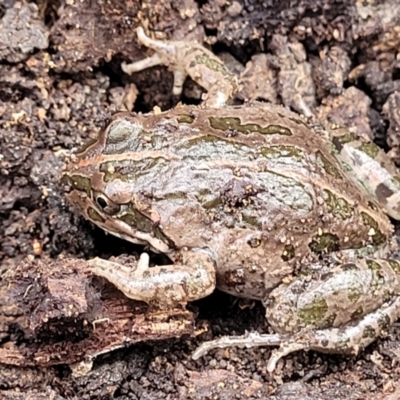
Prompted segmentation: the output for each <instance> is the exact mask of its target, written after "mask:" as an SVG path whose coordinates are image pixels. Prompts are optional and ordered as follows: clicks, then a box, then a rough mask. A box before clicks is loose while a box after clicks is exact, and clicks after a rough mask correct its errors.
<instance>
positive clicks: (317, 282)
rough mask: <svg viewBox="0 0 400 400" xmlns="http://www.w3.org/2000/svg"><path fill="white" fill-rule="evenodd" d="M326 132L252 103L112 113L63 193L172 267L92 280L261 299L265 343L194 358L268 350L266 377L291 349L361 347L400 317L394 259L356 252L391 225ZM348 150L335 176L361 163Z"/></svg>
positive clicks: (159, 299)
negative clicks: (269, 332) (276, 347)
mask: <svg viewBox="0 0 400 400" xmlns="http://www.w3.org/2000/svg"><path fill="white" fill-rule="evenodd" d="M171 43H172V44H173V43H174V42H169V45H171ZM178 43H182V42H178ZM186 46H189V45H188V44H187V43H186ZM195 49H196V50H198V49H199V45H198V44H196V45H195ZM214 57H215V56H214ZM185 68H186V69H187V68H189V67H185ZM189 72H190V71H187V70H186V73H188V74H189ZM210 73H211V72H210ZM200 83H201V82H200ZM328 136H329V133H328V132H325V131H324V132H322V133H321V132H320V131H318V132H316V131H314V129H313V127H311V126H308V125H307V124H306V123H305V122H304V121H303V120H302V119H301V118H300V117H299V116H298V115H297V114H294V113H292V112H290V111H288V110H287V109H285V108H283V107H279V106H272V105H267V104H262V103H252V104H246V105H241V106H225V107H222V108H218V109H217V108H213V107H209V106H207V107H205V106H204V105H203V106H202V107H193V106H178V107H176V108H175V109H173V110H169V111H167V112H164V113H159V114H153V113H151V114H146V115H140V114H129V113H119V114H116V115H114V116H113V117H112V119H111V120H110V121H109V122H108V124H107V125H106V127H105V128H104V129H102V130H101V131H100V133H99V136H98V139H97V140H96V141H94V142H92V143H90V144H88V145H87V146H86V147H85V148H84V149H82V150H81V152H80V153H79V154H77V155H76V159H74V160H73V161H72V162H71V163H70V165H69V166H68V167H67V169H66V172H65V178H66V179H67V180H68V181H69V182H70V184H71V191H70V193H69V194H68V198H69V200H70V201H71V202H72V204H74V205H75V207H76V208H77V209H78V210H79V211H80V212H81V213H82V214H83V215H84V216H85V217H86V218H87V219H89V220H91V221H92V222H93V223H94V224H96V225H98V226H100V227H101V228H103V229H104V230H106V231H107V232H110V233H112V234H114V235H116V236H119V237H122V238H124V239H126V240H129V241H131V242H134V243H140V244H144V245H148V246H150V248H151V249H152V250H153V251H155V252H161V253H164V254H166V255H168V256H169V258H170V259H171V262H172V264H171V265H167V266H157V267H154V268H148V262H147V261H146V260H144V259H142V260H141V261H140V262H139V263H138V266H137V267H136V268H130V267H127V266H122V265H119V264H116V263H110V262H108V261H104V260H98V259H96V260H93V261H92V270H93V272H94V273H95V274H98V275H101V276H104V277H106V278H107V279H108V280H110V281H111V282H112V283H114V284H115V285H116V286H117V287H118V288H120V289H121V290H122V291H123V292H124V293H125V294H126V295H127V296H128V297H131V298H133V299H137V300H143V301H146V302H148V303H155V304H157V305H158V306H160V307H172V306H175V305H177V304H184V303H186V302H187V301H191V300H195V299H199V298H202V297H204V296H206V295H208V294H209V293H211V292H212V291H213V290H214V288H215V287H218V288H220V289H221V290H223V291H226V292H228V293H232V294H234V295H236V296H240V297H245V298H251V299H259V300H262V301H263V302H264V304H265V306H266V309H267V318H268V321H269V322H270V324H271V326H272V327H273V328H274V330H275V331H276V332H277V334H276V335H264V336H262V337H261V336H256V335H251V336H250V337H247V338H239V339H238V338H234V339H232V338H230V339H220V340H218V341H217V342H212V343H206V344H205V345H204V346H203V347H202V348H200V349H199V350H198V351H197V352H196V354H195V356H196V357H198V356H200V355H201V354H203V352H205V351H207V350H209V349H210V348H212V347H224V346H226V345H230V344H231V343H234V344H244V345H260V344H262V345H266V344H267V345H271V344H274V345H276V344H278V345H280V349H279V350H278V351H276V352H275V354H274V355H273V356H272V357H271V360H270V362H269V366H268V368H269V370H271V371H272V370H273V369H274V368H275V364H276V362H277V360H278V359H279V358H280V357H282V356H283V355H285V354H288V353H290V352H291V351H295V350H298V349H316V350H320V351H328V352H349V351H353V352H356V351H358V350H359V349H360V348H363V347H365V346H366V345H368V344H369V343H371V342H372V341H373V340H374V339H376V337H377V336H378V335H380V334H382V333H383V332H384V331H385V330H386V329H387V327H388V326H389V324H391V323H392V322H393V321H394V320H395V319H396V318H397V317H398V316H399V314H400V300H399V297H398V296H399V291H400V282H399V276H400V265H399V263H398V262H397V261H390V260H383V259H374V258H372V257H371V258H368V259H361V258H359V257H357V254H355V253H354V251H353V250H354V249H360V252H361V251H362V252H365V251H366V250H367V249H368V248H369V249H370V251H369V253H370V254H371V253H372V251H373V250H377V249H378V248H380V249H381V250H382V249H384V248H385V245H386V244H387V241H388V238H389V237H390V236H391V234H392V232H393V228H392V225H391V223H390V221H389V219H388V218H387V216H386V214H385V213H384V212H383V211H382V208H381V206H380V205H379V204H378V203H377V201H376V200H375V198H374V197H373V196H372V195H371V194H369V193H367V191H368V190H369V188H368V185H367V191H366V190H365V188H362V187H361V186H358V185H357V184H356V183H355V181H356V180H359V179H360V175H359V174H358V173H357V172H356V173H355V175H348V174H347V173H345V172H344V168H343V165H342V164H341V163H340V162H339V161H338V157H339V155H340V152H342V150H343V148H345V147H346V146H347V144H348V143H349V140H348V134H347V133H346V134H339V133H336V134H335V137H334V140H333V143H334V144H333V145H332V144H331V143H328V142H327V139H326V138H327V137H328ZM346 148H347V147H346ZM354 148H356V147H354ZM352 156H353V161H352V158H351V157H352ZM352 156H350V157H349V158H347V159H346V161H345V162H346V169H347V167H348V166H349V164H351V165H353V164H357V162H358V161H359V158H357V157H355V158H354V154H352ZM371 160H372V157H371ZM371 162H372V161H371ZM371 182H372V181H371ZM375 183H376V182H375ZM370 186H371V185H370ZM369 191H371V190H369ZM391 195H392V194H391ZM378 200H382V199H379V196H378ZM382 203H384V204H385V203H387V198H385V199H384V201H383V202H382V201H381V204H382ZM389 208H390V207H389ZM392 208H395V207H392ZM348 249H351V250H352V251H348ZM321 257H322V258H321ZM260 338H261V339H260Z"/></svg>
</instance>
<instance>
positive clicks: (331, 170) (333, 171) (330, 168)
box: [316, 150, 342, 179]
mask: <svg viewBox="0 0 400 400" xmlns="http://www.w3.org/2000/svg"><path fill="white" fill-rule="evenodd" d="M316 158H317V161H318V164H319V165H321V167H322V168H323V169H324V171H325V172H326V173H327V174H328V175H331V176H333V177H334V178H336V179H340V178H342V175H341V174H340V172H339V170H338V169H337V168H336V167H335V166H334V165H333V164H332V163H331V162H330V161H329V160H328V158H327V157H326V156H325V155H324V154H323V153H322V152H321V151H319V150H318V151H317V152H316Z"/></svg>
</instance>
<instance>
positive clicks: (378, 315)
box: [192, 297, 400, 373]
mask: <svg viewBox="0 0 400 400" xmlns="http://www.w3.org/2000/svg"><path fill="white" fill-rule="evenodd" d="M399 317H400V298H399V297H397V298H396V299H395V300H393V301H392V302H391V303H390V304H389V305H387V306H386V307H382V308H381V309H379V310H378V311H376V312H374V313H371V314H368V315H366V316H365V317H364V318H362V319H361V320H359V321H357V323H354V325H348V326H346V327H344V328H330V329H321V330H316V331H313V330H308V329H305V330H303V331H301V332H299V333H298V334H296V335H294V336H293V337H290V335H287V334H284V335H281V334H259V333H255V332H252V333H250V334H247V335H244V336H226V337H222V338H220V339H217V340H213V341H210V342H206V343H203V344H202V345H201V346H199V347H198V348H197V349H196V350H195V352H194V353H193V355H192V358H193V359H195V360H196V359H198V358H200V357H201V356H203V355H204V354H206V353H207V352H208V351H210V350H212V349H215V348H226V347H231V346H241V347H247V348H250V347H258V346H279V348H278V349H275V350H274V351H273V352H272V355H271V357H270V359H269V361H268V364H267V370H268V371H269V372H270V373H272V372H273V371H274V370H275V368H276V364H277V362H278V361H279V360H280V359H281V358H282V357H284V356H286V355H288V354H290V353H293V352H295V351H299V350H305V351H308V350H315V351H319V352H322V353H339V354H355V355H356V354H358V353H359V352H360V351H361V350H362V349H364V348H365V347H367V346H368V345H369V344H370V343H372V342H373V341H374V340H376V339H377V338H378V337H379V336H382V335H384V334H385V333H386V331H387V328H388V327H389V326H390V325H391V324H393V323H394V322H395V321H396V320H397V319H398V318H399Z"/></svg>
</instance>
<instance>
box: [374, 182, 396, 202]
mask: <svg viewBox="0 0 400 400" xmlns="http://www.w3.org/2000/svg"><path fill="white" fill-rule="evenodd" d="M392 194H394V191H393V190H392V189H390V188H389V187H388V186H387V185H385V184H384V183H380V184H379V185H378V186H377V187H376V189H375V195H376V198H377V199H378V201H379V202H382V203H383V204H384V203H385V202H386V200H387V199H388V197H390V196H391V195H392Z"/></svg>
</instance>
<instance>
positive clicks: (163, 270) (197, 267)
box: [89, 251, 215, 309]
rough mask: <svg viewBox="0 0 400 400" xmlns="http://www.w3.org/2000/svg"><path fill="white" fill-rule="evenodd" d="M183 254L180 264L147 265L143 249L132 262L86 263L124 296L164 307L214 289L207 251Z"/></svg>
mask: <svg viewBox="0 0 400 400" xmlns="http://www.w3.org/2000/svg"><path fill="white" fill-rule="evenodd" d="M182 258H183V259H182V261H183V264H173V265H166V266H155V267H152V268H149V256H148V255H147V254H145V253H144V254H142V255H141V257H140V259H139V261H138V263H137V265H135V266H125V265H122V264H119V263H116V262H113V261H108V260H103V259H101V258H95V259H93V260H90V261H89V267H90V270H91V272H92V273H93V274H95V275H98V276H101V277H103V278H105V279H107V280H108V281H109V282H111V283H112V284H113V285H115V286H116V287H117V288H118V289H119V290H120V291H121V292H122V293H124V295H125V296H126V297H129V298H130V299H134V300H140V301H144V302H146V303H148V304H155V305H156V306H158V307H160V308H164V309H165V308H173V307H176V306H178V305H184V304H186V303H187V302H189V301H194V300H198V299H201V298H203V297H205V296H208V295H209V294H211V293H212V292H213V291H214V289H215V269H214V262H213V261H212V259H211V257H210V256H209V255H208V254H207V253H206V252H203V251H193V252H185V253H183V254H182ZM186 262H187V263H186Z"/></svg>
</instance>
